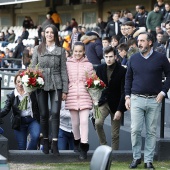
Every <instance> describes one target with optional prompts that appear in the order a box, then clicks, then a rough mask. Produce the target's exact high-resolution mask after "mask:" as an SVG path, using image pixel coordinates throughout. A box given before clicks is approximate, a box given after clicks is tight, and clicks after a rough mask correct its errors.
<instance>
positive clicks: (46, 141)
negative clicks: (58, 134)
mask: <svg viewBox="0 0 170 170" xmlns="http://www.w3.org/2000/svg"><path fill="white" fill-rule="evenodd" d="M43 152H44V153H45V154H49V139H44V140H43Z"/></svg>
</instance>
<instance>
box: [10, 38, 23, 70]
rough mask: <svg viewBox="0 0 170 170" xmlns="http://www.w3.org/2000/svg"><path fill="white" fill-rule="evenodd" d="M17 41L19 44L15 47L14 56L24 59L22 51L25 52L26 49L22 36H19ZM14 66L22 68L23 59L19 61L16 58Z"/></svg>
mask: <svg viewBox="0 0 170 170" xmlns="http://www.w3.org/2000/svg"><path fill="white" fill-rule="evenodd" d="M17 43H18V45H17V46H16V47H15V49H14V53H13V58H15V59H22V53H23V51H24V49H25V46H24V45H23V43H22V39H21V38H18V40H17ZM13 68H18V69H19V68H22V63H21V61H19V60H17V61H16V60H15V61H14V65H13Z"/></svg>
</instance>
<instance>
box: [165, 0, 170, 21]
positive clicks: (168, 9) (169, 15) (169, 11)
mask: <svg viewBox="0 0 170 170" xmlns="http://www.w3.org/2000/svg"><path fill="white" fill-rule="evenodd" d="M169 20H170V5H169V3H166V4H165V15H164V20H163V23H165V22H166V21H169Z"/></svg>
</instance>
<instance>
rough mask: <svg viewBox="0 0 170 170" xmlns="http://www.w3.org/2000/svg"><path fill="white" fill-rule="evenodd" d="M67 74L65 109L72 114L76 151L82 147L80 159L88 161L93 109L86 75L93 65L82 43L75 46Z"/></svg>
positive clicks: (89, 72)
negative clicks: (89, 127) (89, 122)
mask: <svg viewBox="0 0 170 170" xmlns="http://www.w3.org/2000/svg"><path fill="white" fill-rule="evenodd" d="M67 72H68V77H69V90H68V94H67V100H66V105H65V107H66V109H68V110H70V114H71V120H72V129H73V134H74V151H75V152H78V151H79V146H80V156H79V158H80V159H86V158H87V151H88V150H89V144H88V119H89V113H90V109H92V99H91V97H90V94H89V93H88V91H87V89H86V87H85V82H86V74H87V73H88V74H89V75H92V73H93V65H92V64H91V63H90V62H89V61H88V59H87V57H86V56H85V46H84V44H83V43H82V42H80V41H78V42H76V43H75V44H74V46H73V58H71V59H68V60H67Z"/></svg>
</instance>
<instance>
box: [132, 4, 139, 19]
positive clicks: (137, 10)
mask: <svg viewBox="0 0 170 170" xmlns="http://www.w3.org/2000/svg"><path fill="white" fill-rule="evenodd" d="M139 6H140V5H136V7H135V10H136V12H135V14H134V17H133V18H136V16H137V15H138V12H139Z"/></svg>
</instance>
